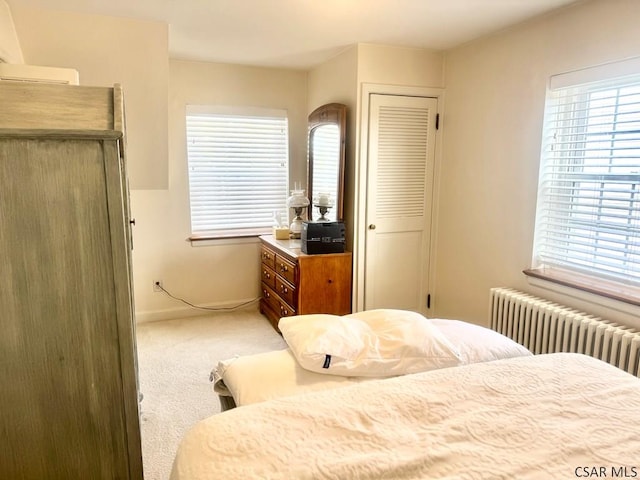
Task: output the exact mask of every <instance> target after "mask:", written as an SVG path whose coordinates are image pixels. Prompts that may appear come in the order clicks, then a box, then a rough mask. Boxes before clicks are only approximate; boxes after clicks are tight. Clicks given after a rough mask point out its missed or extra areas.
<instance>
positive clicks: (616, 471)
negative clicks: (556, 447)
mask: <svg viewBox="0 0 640 480" xmlns="http://www.w3.org/2000/svg"><path fill="white" fill-rule="evenodd" d="M573 473H574V474H575V476H576V477H577V478H637V477H638V468H637V467H628V466H625V465H623V466H620V467H614V466H609V467H604V466H597V467H596V466H583V467H576V468H575V470H574V471H573Z"/></svg>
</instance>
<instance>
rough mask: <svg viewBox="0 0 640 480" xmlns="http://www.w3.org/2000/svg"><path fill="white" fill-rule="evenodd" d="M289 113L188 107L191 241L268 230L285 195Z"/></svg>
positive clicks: (283, 202)
mask: <svg viewBox="0 0 640 480" xmlns="http://www.w3.org/2000/svg"><path fill="white" fill-rule="evenodd" d="M288 146H289V140H288V123H287V116H286V111H283V110H276V111H273V110H266V109H241V110H240V111H238V109H232V108H211V107H200V106H188V107H187V159H188V168H189V196H190V202H191V233H192V239H198V238H215V237H231V236H250V235H259V234H263V233H267V232H269V231H270V229H271V226H272V225H273V217H274V212H275V211H282V210H285V209H286V207H285V205H286V199H287V181H288V163H289V162H288V159H289V148H288Z"/></svg>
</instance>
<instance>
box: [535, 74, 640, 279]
mask: <svg viewBox="0 0 640 480" xmlns="http://www.w3.org/2000/svg"><path fill="white" fill-rule="evenodd" d="M637 71H638V70H636V72H637ZM544 127H545V128H544V138H543V151H542V161H541V171H540V184H539V192H538V212H537V220H536V235H535V244H534V267H536V268H539V267H543V268H548V269H552V270H553V269H560V270H562V271H565V272H575V273H577V274H579V275H587V276H588V277H591V278H593V279H595V280H596V281H597V280H598V279H601V280H607V281H614V282H619V283H622V284H625V285H627V286H634V287H637V286H640V75H638V74H636V75H627V76H624V77H618V78H614V79H606V80H602V79H600V80H597V81H591V82H587V83H580V84H577V85H563V86H562V87H559V88H555V89H552V90H550V91H549V93H548V96H547V103H546V107H545V125H544Z"/></svg>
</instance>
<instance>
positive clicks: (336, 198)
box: [307, 103, 347, 222]
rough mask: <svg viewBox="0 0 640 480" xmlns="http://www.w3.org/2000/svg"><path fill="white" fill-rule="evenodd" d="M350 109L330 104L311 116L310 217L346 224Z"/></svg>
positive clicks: (318, 109)
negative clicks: (344, 215) (345, 201)
mask: <svg viewBox="0 0 640 480" xmlns="http://www.w3.org/2000/svg"><path fill="white" fill-rule="evenodd" d="M346 124H347V107H346V106H345V105H342V104H340V103H329V104H327V105H323V106H321V107H318V108H317V109H315V110H314V111H313V112H312V113H311V114H310V115H309V163H308V168H309V181H308V186H307V189H308V194H309V199H310V200H311V204H310V205H309V218H310V219H312V220H314V221H321V222H322V221H327V222H335V221H342V219H343V216H342V211H343V196H344V161H345V160H344V159H345V145H344V142H345V130H346Z"/></svg>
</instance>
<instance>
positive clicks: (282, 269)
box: [280, 263, 289, 272]
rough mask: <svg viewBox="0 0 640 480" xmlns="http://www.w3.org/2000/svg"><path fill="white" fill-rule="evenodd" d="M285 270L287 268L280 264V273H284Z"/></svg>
mask: <svg viewBox="0 0 640 480" xmlns="http://www.w3.org/2000/svg"><path fill="white" fill-rule="evenodd" d="M287 270H289V268H288V267H287V266H286V265H285V264H284V263H281V264H280V271H281V272H286V271H287Z"/></svg>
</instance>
